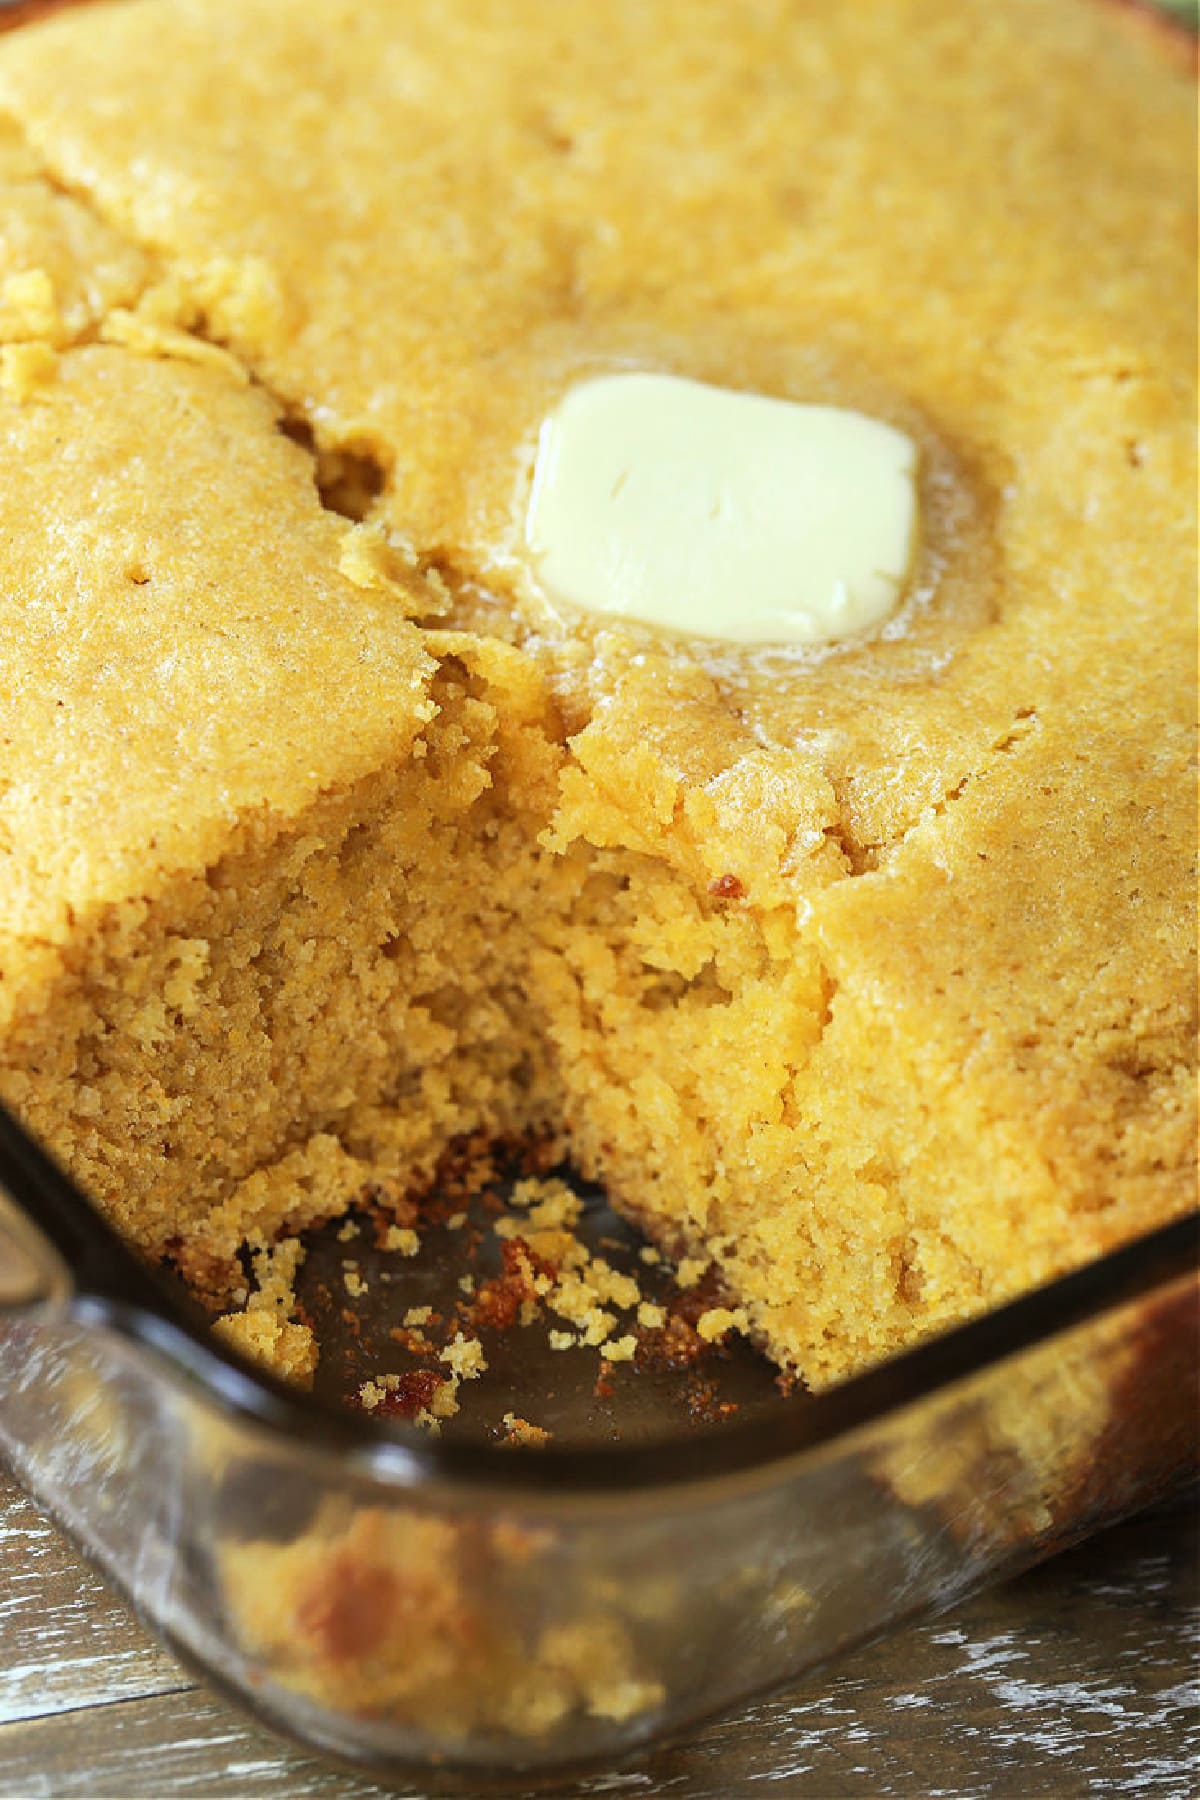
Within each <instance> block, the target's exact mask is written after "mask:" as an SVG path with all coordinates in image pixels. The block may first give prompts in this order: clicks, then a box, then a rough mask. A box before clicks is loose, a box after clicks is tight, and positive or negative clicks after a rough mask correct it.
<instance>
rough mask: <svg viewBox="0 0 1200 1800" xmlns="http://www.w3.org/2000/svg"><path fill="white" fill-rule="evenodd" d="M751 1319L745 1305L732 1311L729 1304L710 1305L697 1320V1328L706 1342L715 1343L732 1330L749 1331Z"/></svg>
mask: <svg viewBox="0 0 1200 1800" xmlns="http://www.w3.org/2000/svg"><path fill="white" fill-rule="evenodd" d="M749 1327H750V1321H749V1319H748V1318H747V1317H746V1309H745V1307H743V1306H739V1307H736V1308H735V1309H734V1310H733V1311H732V1312H731V1311H730V1310H729V1308H728V1307H727V1306H710V1307H709V1308H708V1310H707V1312H702V1313H701V1314H700V1317H699V1318H698V1319H697V1320H696V1330H697V1332H698V1334H699V1335H700V1336H701V1337H702V1338H703V1339H704V1341H705V1343H706V1344H715V1343H717V1342H718V1341H719V1339H721V1338H723V1337H726V1336H727V1335H728V1334H729V1332H731V1331H747V1330H749Z"/></svg>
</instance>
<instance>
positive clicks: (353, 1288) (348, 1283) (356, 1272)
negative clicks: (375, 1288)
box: [342, 1263, 368, 1300]
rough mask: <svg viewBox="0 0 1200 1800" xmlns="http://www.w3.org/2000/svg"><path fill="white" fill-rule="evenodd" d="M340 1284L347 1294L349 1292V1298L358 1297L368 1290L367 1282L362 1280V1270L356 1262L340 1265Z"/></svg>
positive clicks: (355, 1298) (354, 1298)
mask: <svg viewBox="0 0 1200 1800" xmlns="http://www.w3.org/2000/svg"><path fill="white" fill-rule="evenodd" d="M342 1285H343V1287H344V1288H345V1290H346V1292H347V1294H349V1296H350V1298H351V1300H358V1299H360V1298H361V1297H362V1295H363V1294H365V1293H367V1291H368V1289H367V1284H366V1282H365V1281H364V1280H363V1277H362V1272H361V1270H360V1269H359V1266H358V1264H357V1263H344V1264H343V1265H342Z"/></svg>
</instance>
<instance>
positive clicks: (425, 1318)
mask: <svg viewBox="0 0 1200 1800" xmlns="http://www.w3.org/2000/svg"><path fill="white" fill-rule="evenodd" d="M432 1318H433V1308H432V1306H410V1307H409V1309H408V1311H407V1312H406V1313H405V1315H404V1318H403V1320H402V1321H401V1323H402V1324H404V1325H407V1326H409V1327H412V1326H413V1325H428V1324H429V1321H430V1320H431V1319H432Z"/></svg>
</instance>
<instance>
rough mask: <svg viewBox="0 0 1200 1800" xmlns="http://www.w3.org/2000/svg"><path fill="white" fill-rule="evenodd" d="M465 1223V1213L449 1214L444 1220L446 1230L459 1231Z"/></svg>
mask: <svg viewBox="0 0 1200 1800" xmlns="http://www.w3.org/2000/svg"><path fill="white" fill-rule="evenodd" d="M466 1222H467V1215H466V1213H465V1212H456V1213H451V1214H450V1217H449V1218H448V1219H447V1220H446V1230H447V1231H461V1230H462V1228H463V1226H464V1225H465V1224H466Z"/></svg>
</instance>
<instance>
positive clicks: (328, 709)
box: [0, 0, 1196, 1383]
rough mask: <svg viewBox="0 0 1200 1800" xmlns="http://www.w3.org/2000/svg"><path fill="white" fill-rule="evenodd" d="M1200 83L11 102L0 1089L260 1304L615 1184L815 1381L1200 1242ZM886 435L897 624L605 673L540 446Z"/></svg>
mask: <svg viewBox="0 0 1200 1800" xmlns="http://www.w3.org/2000/svg"><path fill="white" fill-rule="evenodd" d="M1193 97H1194V89H1193V86H1192V84H1191V81H1190V77H1189V75H1188V73H1187V71H1186V69H1184V68H1182V67H1181V66H1179V64H1178V63H1177V62H1176V61H1175V60H1174V59H1173V58H1172V57H1171V56H1170V55H1169V54H1168V52H1167V47H1166V41H1165V39H1163V38H1162V37H1161V35H1156V34H1155V33H1153V32H1151V31H1149V30H1147V29H1146V28H1145V27H1144V26H1143V25H1142V24H1141V23H1140V22H1139V21H1138V20H1137V19H1135V18H1133V17H1128V18H1127V17H1125V16H1123V15H1122V14H1121V13H1119V12H1116V11H1110V10H1108V9H1106V8H1104V7H1099V6H1093V5H1087V4H1083V3H1082V0H1072V3H1070V4H1062V5H1058V4H1056V5H1050V4H1045V3H1042V0H1012V3H1011V4H1009V5H1006V6H1004V7H996V6H994V5H991V4H985V3H984V0H967V3H964V0H955V4H952V5H951V4H946V5H942V4H937V3H935V0H919V3H918V0H905V3H895V4H887V5H885V4H882V0H879V3H871V4H867V5H862V6H855V7H844V8H838V9H830V8H827V7H824V6H818V5H816V4H813V5H811V6H800V7H797V6H794V5H789V6H786V7H784V6H775V5H769V4H762V5H754V6H745V5H740V4H737V5H735V4H733V3H732V0H709V3H706V4H702V5H697V4H696V3H695V0H689V3H688V4H686V5H685V4H683V0H660V3H659V4H656V5H653V6H644V5H634V4H632V0H631V3H630V4H628V5H616V6H612V7H605V8H603V9H596V8H593V7H589V6H582V5H579V6H577V5H565V6H559V7H553V8H546V7H541V6H537V5H534V4H533V0H528V3H526V0H518V3H517V4H513V3H512V0H508V3H507V4H505V5H500V4H498V0H460V3H458V4H456V5H454V6H452V7H447V6H445V5H442V4H434V0H413V4H411V5H406V6H405V7H404V8H397V7H395V6H392V5H385V4H383V3H382V0H377V3H375V4H372V3H370V0H361V3H358V4H355V5H349V4H340V3H339V4H335V3H333V0H326V3H323V4H321V5H313V6H308V7H304V8H299V7H295V6H292V5H290V4H285V3H284V0H244V3H243V4H241V5H239V6H238V7H236V8H234V7H214V6H211V5H209V4H199V3H198V0H192V3H189V0H121V3H120V4H113V5H97V6H95V7H89V8H88V9H86V10H84V11H81V12H79V13H78V14H77V15H76V14H72V13H67V14H66V15H64V16H63V17H61V18H59V19H55V20H51V21H50V22H48V23H45V24H40V25H38V26H36V27H31V28H29V29H27V30H25V31H22V32H20V33H17V34H14V35H13V36H12V37H11V38H10V39H8V40H7V41H5V42H4V43H3V45H2V46H0V113H2V114H3V118H4V123H3V126H2V134H0V182H2V184H3V200H2V202H0V344H3V346H4V348H3V350H2V351H0V389H2V391H0V409H2V417H3V426H2V430H0V620H2V628H0V688H2V690H3V692H4V695H5V713H4V723H3V739H4V744H3V760H2V761H0V896H2V911H0V1094H3V1096H4V1098H5V1099H6V1100H7V1101H9V1102H10V1103H11V1104H13V1105H15V1107H16V1108H17V1110H18V1111H19V1112H20V1114H21V1115H22V1116H23V1117H24V1118H25V1119H26V1120H27V1121H28V1122H29V1123H30V1125H31V1126H33V1127H34V1128H35V1129H36V1130H37V1131H38V1132H40V1133H41V1134H42V1135H43V1136H44V1138H45V1139H46V1140H47V1142H49V1143H50V1144H51V1145H52V1146H53V1148H54V1149H55V1150H57V1151H58V1152H59V1154H60V1155H62V1156H63V1157H64V1159H65V1160H66V1161H67V1163H68V1164H69V1165H70V1166H71V1167H72V1168H73V1169H74V1170H75V1172H76V1173H77V1174H78V1175H79V1177H80V1178H81V1179H82V1180H83V1181H84V1182H85V1184H86V1185H87V1187H88V1189H89V1191H90V1192H91V1193H92V1194H93V1195H94V1196H95V1198H96V1199H97V1201H98V1203H99V1204H100V1205H101V1206H103V1207H104V1208H105V1210H106V1211H107V1212H108V1213H109V1214H110V1216H111V1217H112V1218H113V1219H114V1220H115V1221H116V1222H117V1224H118V1225H119V1226H120V1227H121V1229H122V1230H124V1231H125V1232H126V1233H127V1234H128V1235H129V1236H130V1237H131V1238H132V1239H133V1240H134V1241H135V1242H137V1243H139V1244H140V1245H141V1246H142V1247H143V1248H145V1249H146V1250H147V1251H149V1252H150V1253H152V1254H156V1255H159V1254H169V1255H170V1256H172V1257H173V1258H174V1259H175V1260H176V1262H177V1263H178V1264H179V1266H180V1267H181V1268H182V1269H183V1270H184V1272H185V1273H186V1274H187V1275H188V1276H189V1278H190V1279H191V1280H192V1281H193V1282H194V1283H195V1284H196V1285H197V1286H198V1287H200V1288H201V1289H202V1290H203V1291H204V1292H205V1293H206V1294H208V1295H209V1296H210V1297H211V1298H213V1299H215V1300H217V1301H218V1302H221V1301H228V1300H229V1298H230V1297H231V1296H232V1295H234V1294H235V1293H236V1291H237V1289H238V1285H239V1282H240V1281H241V1273H240V1266H239V1263H238V1257H237V1253H238V1250H239V1247H240V1246H241V1245H242V1244H244V1243H246V1242H251V1243H264V1242H269V1241H271V1239H272V1238H273V1237H276V1236H278V1235H279V1233H280V1232H283V1231H291V1230H295V1229H297V1228H299V1227H301V1226H303V1225H306V1224H309V1223H312V1222H314V1221H315V1220H318V1219H321V1218H325V1217H329V1216H331V1215H333V1214H336V1213H337V1212H338V1211H339V1210H340V1209H343V1208H344V1207H346V1206H347V1205H348V1204H350V1203H351V1202H352V1201H353V1199H354V1198H355V1197H356V1196H357V1195H359V1194H360V1193H361V1192H362V1191H363V1190H364V1188H367V1187H370V1188H373V1189H374V1190H375V1191H376V1192H377V1193H378V1194H380V1195H382V1196H383V1197H384V1198H385V1200H386V1197H387V1196H389V1195H394V1196H396V1197H397V1198H399V1197H401V1196H404V1195H406V1194H410V1193H414V1192H419V1191H420V1189H421V1188H422V1187H423V1186H425V1185H427V1184H428V1182H429V1181H430V1179H431V1178H432V1176H433V1172H434V1170H435V1168H436V1164H437V1159H438V1157H439V1155H440V1154H441V1153H442V1151H444V1150H445V1148H446V1147H447V1145H448V1144H449V1143H451V1142H452V1141H453V1140H454V1139H455V1138H456V1137H458V1136H460V1135H461V1134H463V1133H464V1132H467V1131H473V1130H482V1131H485V1132H488V1133H493V1134H496V1135H498V1136H503V1135H512V1134H521V1133H523V1132H528V1131H531V1130H543V1129H555V1130H559V1131H561V1132H562V1133H563V1135H564V1138H565V1141H566V1142H567V1143H568V1144H569V1146H570V1150H571V1153H572V1155H573V1156H574V1158H575V1159H576V1161H577V1162H578V1163H579V1164H580V1166H581V1167H582V1168H583V1169H584V1170H585V1172H587V1173H588V1174H589V1175H595V1176H598V1177H599V1178H601V1179H602V1180H604V1181H605V1182H606V1183H607V1185H608V1187H609V1189H610V1191H611V1193H612V1195H613V1197H614V1200H615V1202H616V1203H617V1204H618V1205H619V1206H620V1207H622V1208H623V1209H624V1210H626V1211H627V1212H628V1213H629V1214H631V1215H632V1216H634V1217H636V1218H637V1219H638V1220H639V1221H640V1222H641V1223H642V1224H643V1225H644V1226H645V1228H646V1229H647V1230H648V1231H649V1232H650V1233H651V1234H652V1235H653V1236H654V1237H655V1238H656V1239H658V1240H659V1241H660V1242H661V1243H662V1244H663V1245H664V1246H666V1247H667V1248H669V1249H670V1250H672V1251H687V1252H688V1253H689V1254H703V1255H704V1256H706V1257H710V1258H711V1259H712V1260H713V1262H714V1263H715V1264H716V1266H717V1268H718V1270H719V1272H720V1274H721V1277H722V1279H723V1281H724V1283H725V1285H726V1287H727V1288H728V1290H729V1293H730V1294H731V1296H733V1297H735V1298H736V1300H737V1302H738V1303H739V1304H740V1305H742V1306H744V1307H745V1308H746V1310H747V1313H748V1315H749V1317H750V1319H751V1321H752V1324H753V1327H754V1330H755V1332H756V1333H757V1334H758V1335H759V1337H760V1339H761V1341H762V1342H763V1343H764V1345H765V1346H766V1347H767V1349H768V1350H769V1351H770V1353H771V1354H772V1355H773V1356H774V1357H775V1358H776V1359H777V1360H779V1361H780V1362H781V1363H782V1364H784V1365H785V1366H787V1367H789V1368H792V1369H795V1370H798V1371H799V1372H800V1373H802V1374H803V1375H804V1376H805V1377H806V1378H807V1379H808V1380H809V1381H812V1382H815V1383H820V1382H823V1381H827V1380H829V1379H831V1378H834V1377H836V1376H839V1375H841V1374H844V1373H846V1372H847V1371H849V1370H852V1369H854V1368H856V1367H859V1366H861V1365H862V1364H864V1363H866V1362H869V1361H871V1360H874V1359H876V1358H878V1357H880V1356H882V1355H885V1354H887V1353H889V1352H890V1351H893V1350H895V1349H897V1348H899V1347H901V1346H902V1345H904V1344H906V1343H908V1342H910V1341H912V1340H913V1339H914V1338H916V1337H918V1336H920V1335H922V1334H924V1333H926V1332H928V1331H930V1330H932V1329H934V1328H936V1327H937V1326H938V1325H940V1324H943V1323H945V1322H947V1321H950V1320H953V1319H956V1318H959V1317H962V1316H964V1315H966V1314H969V1313H971V1312H974V1311H976V1310H978V1309H980V1308H982V1307H985V1306H987V1305H990V1304H994V1303H995V1302H997V1301H998V1300H1000V1299H1002V1298H1004V1297H1006V1296H1008V1295H1010V1294H1012V1293H1014V1292H1016V1291H1019V1290H1020V1289H1022V1288H1024V1287H1026V1286H1029V1285H1031V1284H1032V1283H1034V1282H1036V1281H1038V1280H1040V1279H1043V1278H1045V1277H1047V1276H1049V1275H1051V1274H1053V1273H1055V1272H1057V1271H1059V1270H1062V1269H1064V1268H1066V1267H1068V1266H1071V1265H1073V1264H1076V1263H1078V1262H1081V1261H1083V1260H1085V1259H1087V1258H1088V1257H1090V1256H1092V1255H1094V1254H1096V1253H1098V1252H1100V1251H1102V1250H1104V1249H1105V1248H1107V1247H1109V1246H1111V1245H1113V1244H1115V1243H1117V1242H1120V1241H1122V1240H1123V1239H1125V1238H1127V1237H1129V1236H1130V1235H1132V1234H1134V1233H1136V1232H1138V1231H1139V1230H1142V1229H1145V1228H1147V1227H1149V1226H1150V1225H1151V1224H1153V1223H1155V1222H1157V1221H1159V1220H1162V1219H1164V1218H1167V1217H1169V1216H1172V1215H1174V1214H1176V1213H1179V1212H1181V1211H1183V1210H1185V1209H1186V1208H1187V1207H1188V1206H1189V1205H1191V1204H1193V1203H1194V1198H1195V1163H1194V1157H1195V1122H1194V1088H1193V1078H1192V1064H1193V1051H1194V1040H1195V1008H1194V998H1195V985H1194V978H1193V973H1192V970H1193V963H1194V933H1193V925H1192V892H1193V889H1192V882H1193V873H1192V865H1193V862H1194V853H1195V836H1196V826H1195V812H1194V785H1193V776H1192V774H1191V769H1192V760H1191V759H1192V754H1193V721H1194V706H1195V694H1194V683H1193V679H1192V671H1193V666H1194V624H1193V618H1192V604H1191V603H1192V598H1193V594H1194V567H1193V558H1192V544H1193V532H1192V524H1191V518H1192V496H1193V491H1194V488H1193V479H1192V462H1191V436H1192V430H1191V427H1192V394H1193V389H1194V372H1193V344H1192V338H1191V327H1190V311H1191V296H1192V283H1193V269H1194V264H1193V260H1192V253H1191V248H1190V235H1189V233H1190V215H1189V208H1188V202H1187V195H1186V192H1185V191H1184V186H1183V182H1182V179H1181V177H1180V173H1179V172H1180V170H1181V169H1182V168H1183V167H1184V166H1185V163H1186V158H1187V156H1188V155H1189V154H1190V151H1191V133H1192V121H1193ZM629 366H636V367H649V368H658V369H665V370H668V371H670V372H675V373H680V374H684V375H690V376H695V377H698V378H701V379H704V380H709V381H715V382H718V383H723V384H724V385H727V386H733V387H739V386H744V387H748V388H753V389H755V390H758V391H763V392H767V393H777V394H781V395H785V396H790V397H794V398H798V399H814V400H821V401H833V402H835V403H839V404H845V405H852V406H858V407H861V408H863V409H864V410H866V411H868V412H871V413H873V414H875V415H876V416H879V417H881V418H885V419H888V420H889V421H891V422H893V423H895V424H897V425H899V426H900V427H902V428H903V429H905V430H907V431H909V432H910V434H912V435H913V436H914V437H915V438H916V439H917V441H918V443H919V445H920V446H921V450H922V457H923V478H922V484H923V485H922V507H923V513H924V533H923V541H922V560H921V565H920V567H919V569H918V570H917V573H916V576H915V578H914V583H913V591H912V594H911V595H910V597H909V600H908V601H907V603H906V605H905V607H904V608H903V609H902V611H901V613H900V614H899V615H898V617H897V619H896V620H895V621H894V622H893V623H892V625H890V626H889V627H885V628H884V629H883V630H882V631H881V632H880V633H878V634H876V635H875V637H873V638H871V639H869V640H865V641H863V642H860V643H856V644H853V645H849V646H845V647H841V648H839V649H838V650H836V651H833V652H830V653H827V654H816V655H813V654H803V653H796V652H789V653H784V652H770V651H768V652H759V653H738V652H734V651H722V650H720V649H719V648H714V647H713V646H705V645H700V644H689V643H675V642H666V641H664V640H662V639H660V638H656V637H655V636H654V635H653V634H651V633H649V632H646V631H639V630H636V629H632V630H631V629H613V628H611V627H608V626H600V625H598V624H596V623H595V622H594V621H593V622H590V623H589V622H588V621H585V620H579V619H567V618H562V617H559V616H558V615H556V613H555V612H554V610H553V609H552V608H550V607H549V606H548V605H547V604H546V602H545V601H544V599H543V598H542V597H541V596H540V595H539V594H538V593H537V591H536V589H535V587H534V586H533V584H532V583H531V581H530V579H529V576H528V574H527V571H526V570H525V568H524V565H523V562H522V559H521V556H520V552H519V542H520V538H519V532H520V516H521V507H522V503H523V502H522V496H523V493H524V484H525V483H526V482H527V480H528V473H529V468H530V462H531V457H532V452H533V445H534V442H535V439H536V432H537V428H538V424H539V421H540V419H541V418H542V416H543V415H544V413H545V412H546V411H547V410H548V409H549V407H550V406H552V405H553V403H554V402H555V400H556V399H557V398H558V397H559V396H560V395H561V394H562V393H563V392H564V391H565V389H566V387H567V386H569V384H570V383H571V382H572V381H574V380H575V379H577V378H581V377H582V376H584V375H586V374H592V373H595V372H597V371H598V370H603V369H607V368H616V367H629Z"/></svg>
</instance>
